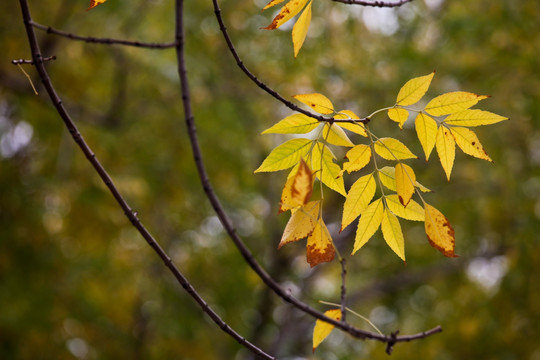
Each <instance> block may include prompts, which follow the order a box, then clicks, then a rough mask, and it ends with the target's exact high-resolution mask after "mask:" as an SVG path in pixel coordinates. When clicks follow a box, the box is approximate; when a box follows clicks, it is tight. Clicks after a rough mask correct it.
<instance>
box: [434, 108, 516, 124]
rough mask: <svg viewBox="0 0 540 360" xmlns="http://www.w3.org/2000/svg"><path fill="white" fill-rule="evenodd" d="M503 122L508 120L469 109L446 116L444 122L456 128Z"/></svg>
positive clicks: (487, 112)
mask: <svg viewBox="0 0 540 360" xmlns="http://www.w3.org/2000/svg"><path fill="white" fill-rule="evenodd" d="M503 120H508V118H505V117H503V116H500V115H497V114H493V113H491V112H489V111H483V110H470V109H469V110H463V111H460V112H457V113H454V114H450V115H448V117H447V118H446V119H445V120H444V122H445V123H447V124H450V125H456V126H480V125H491V124H495V123H498V122H500V121H503Z"/></svg>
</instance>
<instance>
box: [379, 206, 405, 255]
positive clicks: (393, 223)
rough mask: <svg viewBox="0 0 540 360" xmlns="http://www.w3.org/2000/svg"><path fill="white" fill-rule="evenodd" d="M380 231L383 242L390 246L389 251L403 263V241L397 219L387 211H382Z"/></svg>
mask: <svg viewBox="0 0 540 360" xmlns="http://www.w3.org/2000/svg"><path fill="white" fill-rule="evenodd" d="M381 230H382V233H383V237H384V241H386V243H387V244H388V246H390V249H392V250H393V251H394V252H395V253H396V254H397V256H399V257H400V258H401V260H403V261H405V240H404V239H403V233H402V232H401V226H400V225H399V220H398V218H397V217H396V216H395V215H394V214H392V213H391V212H390V211H389V210H388V209H384V213H383V217H382V222H381Z"/></svg>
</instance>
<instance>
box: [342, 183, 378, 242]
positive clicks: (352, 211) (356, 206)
mask: <svg viewBox="0 0 540 360" xmlns="http://www.w3.org/2000/svg"><path fill="white" fill-rule="evenodd" d="M376 188H377V186H376V183H375V179H374V177H373V173H371V174H369V175H365V176H362V177H361V178H360V179H358V180H356V182H355V183H354V184H353V185H352V186H351V188H350V189H349V192H348V193H347V197H346V199H345V203H344V204H343V218H342V220H341V230H340V231H343V230H344V229H345V228H346V227H347V226H349V224H350V223H352V222H353V221H354V220H355V219H356V218H357V217H358V216H360V214H361V213H362V211H364V210H365V209H366V208H367V206H368V205H369V203H370V201H371V200H372V199H373V196H374V195H375V190H376Z"/></svg>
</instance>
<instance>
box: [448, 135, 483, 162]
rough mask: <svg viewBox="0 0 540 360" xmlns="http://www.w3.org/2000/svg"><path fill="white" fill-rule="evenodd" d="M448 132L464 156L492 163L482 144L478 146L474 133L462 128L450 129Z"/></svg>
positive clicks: (478, 141) (478, 142)
mask: <svg viewBox="0 0 540 360" xmlns="http://www.w3.org/2000/svg"><path fill="white" fill-rule="evenodd" d="M450 131H451V132H452V135H454V139H455V140H456V144H457V145H458V146H459V148H460V149H461V150H463V152H464V153H465V154H467V155H471V156H474V157H477V158H479V159H483V160H487V161H489V162H493V160H491V158H490V157H489V155H488V154H487V153H486V151H485V150H484V147H483V146H482V144H480V140H478V137H477V136H476V134H475V133H474V131H472V130H470V129H467V128H464V127H451V128H450Z"/></svg>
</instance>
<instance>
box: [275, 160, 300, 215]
mask: <svg viewBox="0 0 540 360" xmlns="http://www.w3.org/2000/svg"><path fill="white" fill-rule="evenodd" d="M299 167H300V163H298V164H296V166H294V167H293V168H292V170H291V172H290V173H289V175H287V181H286V182H285V186H283V190H282V191H281V199H280V202H279V212H278V214H281V213H282V212H285V211H288V210H291V209H294V208H295V207H297V205H295V204H294V203H293V200H292V194H291V191H292V187H293V184H294V177H295V175H296V173H297V172H298V168H299Z"/></svg>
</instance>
